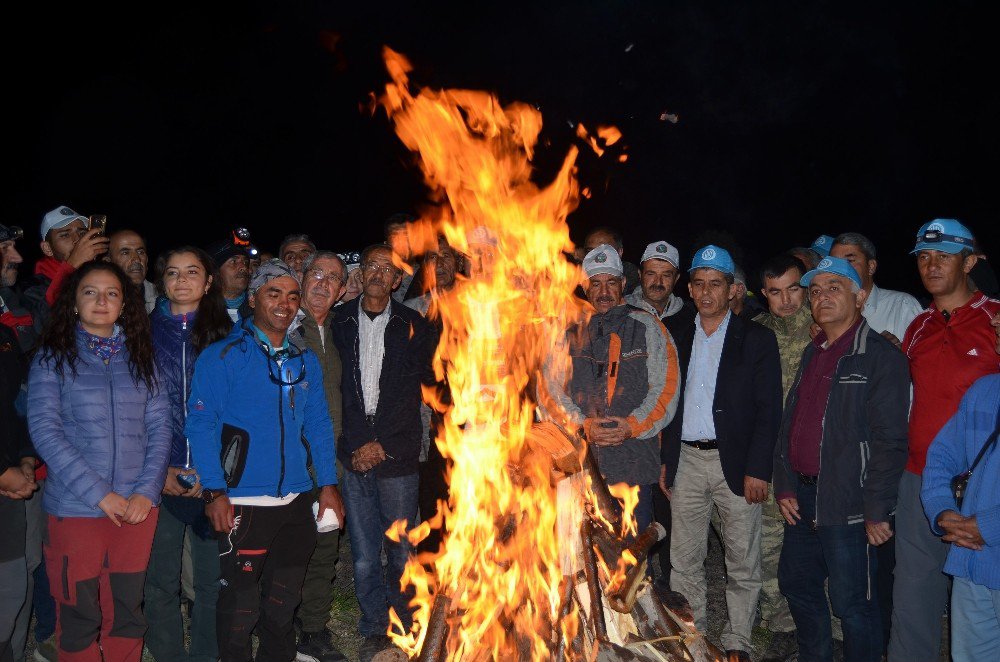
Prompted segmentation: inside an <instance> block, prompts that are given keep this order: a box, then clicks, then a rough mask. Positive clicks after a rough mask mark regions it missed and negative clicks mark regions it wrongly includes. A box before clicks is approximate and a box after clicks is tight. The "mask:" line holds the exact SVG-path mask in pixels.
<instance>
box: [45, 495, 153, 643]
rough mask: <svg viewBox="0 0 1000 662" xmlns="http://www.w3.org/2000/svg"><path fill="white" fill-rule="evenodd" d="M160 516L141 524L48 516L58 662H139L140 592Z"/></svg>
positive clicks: (142, 624)
mask: <svg viewBox="0 0 1000 662" xmlns="http://www.w3.org/2000/svg"><path fill="white" fill-rule="evenodd" d="M158 515H159V510H158V509H156V508H153V509H152V510H150V511H149V517H147V518H146V521H144V522H142V523H140V524H122V525H121V528H119V527H117V526H115V525H114V524H113V523H112V522H111V520H109V519H108V518H107V517H54V516H52V515H49V539H48V541H47V542H46V543H45V568H46V570H47V572H48V574H49V586H50V590H51V592H52V597H53V598H54V599H55V601H56V642H57V643H58V645H59V660H60V662H101V660H102V653H103V660H104V662H139V660H141V659H142V638H143V635H145V633H146V620H145V619H144V618H143V615H142V590H143V585H144V583H145V580H146V566H147V565H148V564H149V550H150V548H151V547H152V544H153V532H154V531H155V530H156V520H157V517H158Z"/></svg>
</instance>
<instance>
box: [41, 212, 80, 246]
mask: <svg viewBox="0 0 1000 662" xmlns="http://www.w3.org/2000/svg"><path fill="white" fill-rule="evenodd" d="M76 220H80V221H83V224H84V226H86V227H87V228H88V229H89V228H90V219H89V218H87V217H86V216H83V215H81V214H77V213H76V212H75V211H73V210H72V209H70V208H69V207H66V206H65V205H63V206H61V207H56V208H55V209H53V210H52V211H50V212H49V213H47V214H45V216H44V217H42V241H45V237H46V236H48V234H49V231H50V230H58V229H59V228H64V227H66V226H67V225H69V224H70V223H72V222H73V221H76Z"/></svg>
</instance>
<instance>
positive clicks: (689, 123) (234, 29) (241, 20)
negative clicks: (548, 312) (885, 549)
mask: <svg viewBox="0 0 1000 662" xmlns="http://www.w3.org/2000/svg"><path fill="white" fill-rule="evenodd" d="M103 4H104V3H76V4H75V5H71V6H69V8H59V7H58V6H57V5H54V4H50V3H24V4H23V5H22V6H20V7H19V8H18V11H19V12H22V14H21V15H22V16H23V17H22V18H20V19H18V20H14V19H11V20H8V21H7V25H6V27H7V31H6V32H7V35H6V42H7V46H8V53H9V55H8V65H9V66H8V77H7V81H6V86H7V88H8V89H7V95H6V98H7V110H8V117H9V119H8V123H7V133H8V137H9V140H8V144H9V145H11V147H12V150H11V153H10V156H12V157H13V158H12V159H11V160H12V165H13V173H14V175H13V177H11V180H10V183H9V185H8V190H9V191H10V192H11V194H12V200H13V205H12V207H13V209H8V213H7V215H6V218H5V220H4V223H5V224H15V225H21V226H22V227H24V228H25V230H26V232H27V234H28V236H27V237H26V239H28V241H23V242H21V244H22V245H23V246H24V247H26V248H27V249H28V250H26V251H25V253H26V258H27V259H28V261H29V262H30V261H33V260H34V258H35V257H36V256H37V254H38V251H37V248H36V247H35V243H36V239H37V227H38V224H39V222H40V220H41V216H42V214H43V213H44V212H45V211H47V210H49V209H51V208H53V207H55V206H56V205H58V204H67V205H69V206H70V207H72V208H74V209H75V210H77V211H79V212H81V213H84V214H90V213H106V214H107V215H108V216H109V229H111V230H114V229H120V228H124V227H129V228H133V229H137V230H139V231H140V232H142V233H143V234H145V235H146V236H147V238H148V240H149V242H150V246H151V249H152V250H153V251H154V252H155V251H158V250H161V249H163V248H167V247H169V246H171V245H173V244H175V243H180V242H190V243H196V244H201V245H204V244H207V243H210V242H211V241H213V240H215V239H221V238H223V237H224V236H226V234H227V233H228V230H229V228H231V227H233V226H237V225H241V226H247V227H249V228H250V229H251V231H252V233H253V238H254V243H256V244H258V245H260V246H261V247H264V248H271V249H273V248H275V247H276V244H277V242H278V241H279V240H280V238H281V237H282V236H283V235H284V234H286V233H287V232H290V231H293V230H299V231H305V232H308V233H309V234H310V235H312V236H313V237H314V238H315V239H316V240H317V243H318V244H320V245H321V246H322V247H324V248H333V249H336V250H348V249H355V248H361V247H363V246H364V245H366V244H368V243H372V242H374V241H376V240H378V239H379V238H380V235H381V232H382V221H383V219H384V217H385V216H387V215H389V214H391V213H393V212H397V211H406V210H417V209H419V207H420V204H421V203H422V201H423V198H424V193H423V189H422V185H421V179H420V175H419V173H418V171H417V170H416V169H415V167H414V166H413V160H412V157H410V156H409V155H408V154H407V153H406V152H405V150H404V149H403V148H402V147H401V146H400V145H399V144H398V142H397V140H396V138H395V137H394V134H393V132H392V129H391V127H390V126H389V124H388V122H387V121H386V120H385V117H384V114H376V116H375V117H372V116H371V115H369V114H368V113H365V112H361V111H360V110H359V105H360V104H362V103H363V102H364V100H365V98H366V97H367V95H368V93H369V92H370V91H377V90H379V89H380V88H381V86H382V85H383V84H384V82H385V79H386V76H385V74H384V70H383V68H382V64H381V58H380V51H381V47H382V45H383V44H387V45H389V46H391V47H392V48H394V49H396V50H398V51H401V52H403V53H404V54H406V55H407V56H408V57H409V58H410V59H411V61H412V62H413V63H414V65H415V67H416V69H415V71H414V73H413V76H412V78H413V80H414V81H415V82H418V83H421V84H426V85H431V86H434V87H441V86H448V87H469V88H477V89H489V90H492V91H495V92H496V93H497V94H498V95H499V96H500V98H501V99H502V100H503V101H505V102H506V101H512V100H521V101H526V102H529V103H532V104H534V105H536V106H538V107H539V108H540V109H541V110H542V112H543V114H544V118H545V129H544V130H543V138H544V139H545V140H546V141H547V142H548V144H549V148H548V149H547V151H546V152H545V153H544V154H543V155H542V156H541V157H540V159H539V177H540V178H542V179H544V176H545V173H546V172H547V169H548V168H549V167H550V166H551V164H553V163H558V162H559V161H560V160H561V158H562V156H563V154H564V153H565V150H566V148H567V147H568V145H569V144H570V143H571V142H572V141H573V128H572V127H571V123H576V122H580V121H582V122H584V123H585V124H586V125H587V126H592V125H595V124H598V123H603V124H614V125H616V126H618V127H619V128H620V129H621V130H622V132H623V133H624V135H625V138H624V142H625V143H626V144H627V146H628V147H627V149H628V153H629V159H628V161H627V162H626V163H624V164H620V163H617V162H615V161H612V160H607V161H605V160H598V159H597V158H596V157H595V156H594V155H593V154H585V155H583V156H582V157H581V159H580V178H581V181H582V183H583V185H585V186H590V187H591V189H592V190H593V191H594V195H593V197H592V198H591V199H589V200H584V201H583V202H582V204H581V208H580V209H579V210H578V211H577V212H576V213H574V214H573V215H572V216H571V217H570V224H571V228H572V234H573V237H574V239H576V240H577V241H582V239H583V234H585V232H586V229H587V228H589V227H592V226H594V225H598V224H610V225H613V226H617V227H618V228H620V229H621V230H622V231H623V232H624V234H625V237H626V258H631V260H632V261H637V260H638V257H639V255H640V253H641V251H642V248H643V247H644V246H645V244H646V243H647V242H649V241H653V240H656V239H667V240H669V241H671V242H672V243H674V244H675V245H677V246H678V247H679V248H680V250H681V255H682V259H683V260H685V261H687V260H688V259H690V255H691V249H692V243H693V242H695V241H696V240H697V238H698V236H699V235H700V234H701V233H702V232H703V231H705V230H709V229H712V230H720V231H725V232H728V233H730V234H731V236H732V237H731V238H732V240H734V241H736V242H737V243H738V244H739V245H740V246H741V247H742V250H743V252H744V255H743V256H742V258H741V257H740V256H739V255H737V259H742V260H743V262H744V263H745V265H746V266H747V267H748V270H749V269H753V268H754V267H756V266H757V265H758V264H759V262H760V261H761V260H762V259H765V258H767V257H769V256H770V255H772V254H774V253H777V252H780V251H781V250H783V249H785V248H788V247H790V246H793V245H801V244H803V243H805V244H808V243H809V242H811V240H812V239H813V238H815V237H816V236H817V235H818V234H820V233H828V234H837V233H839V232H842V231H847V230H858V231H861V232H864V233H866V234H868V235H869V236H870V237H871V238H872V239H873V240H874V241H875V242H876V245H877V246H878V247H879V250H880V256H879V257H880V258H881V259H880V270H879V276H877V278H876V280H877V281H878V282H880V283H881V284H883V285H884V286H889V287H896V288H900V289H909V290H911V291H915V292H919V290H920V287H919V281H918V280H917V278H916V275H915V268H914V265H913V262H912V258H909V257H908V256H907V255H906V253H907V252H908V250H909V249H910V248H911V247H912V237H913V235H914V234H915V232H916V229H917V228H918V227H919V226H920V224H921V223H923V222H925V221H927V220H930V219H931V218H933V217H935V216H953V217H958V218H960V219H963V220H964V221H966V222H967V224H968V225H970V227H972V228H973V230H974V231H975V232H976V233H977V235H978V236H979V238H980V240H981V241H982V242H983V243H984V245H985V247H986V249H987V252H990V251H993V252H994V253H1000V230H998V225H1000V224H998V223H997V221H996V219H997V216H998V214H997V212H998V211H1000V201H998V198H997V194H996V192H997V186H996V183H995V180H996V177H997V174H998V173H1000V169H998V167H997V165H998V164H997V153H998V147H1000V145H998V142H1000V141H998V129H997V121H998V110H1000V100H998V93H997V74H996V65H997V61H998V58H997V55H996V35H995V32H994V30H993V25H994V23H993V21H992V20H991V18H990V17H991V12H990V11H989V8H990V3H986V2H982V3H976V2H961V1H959V2H955V1H951V2H940V3H925V2H899V3H888V2H886V3H882V2H878V3H872V2H865V3H851V2H833V1H818V2H722V3H715V2H704V1H694V0H690V1H684V2H680V1H677V2H670V1H659V2H613V1H610V0H605V1H603V2H572V3H571V2H563V3H545V2H539V3H525V4H524V5H523V6H521V5H519V4H517V3H511V4H502V3H489V4H488V5H487V4H486V3H476V2H470V3H467V4H466V5H465V6H464V8H463V7H462V6H460V5H458V4H456V3H443V2H437V3H431V2H418V1H413V2H407V3H401V5H400V7H399V8H393V6H394V4H395V3H391V2H366V3H347V2H324V1H319V0H316V1H313V2H294V1H291V0H289V1H285V2H281V1H274V2H263V1H259V2H256V3H254V2H234V1H226V0H220V1H218V2H216V1H205V0H203V1H201V2H194V3H192V2H183V1H179V2H171V3H157V4H148V3H129V4H125V3H108V4H110V5H113V6H112V7H104V6H103ZM23 12H27V13H26V14H23ZM663 113H672V114H676V115H677V116H678V118H679V121H678V122H677V123H676V124H674V123H671V122H667V121H662V120H661V119H660V117H661V115H662V114H663ZM994 260H995V263H1000V258H994ZM25 271H28V270H27V269H26V270H25Z"/></svg>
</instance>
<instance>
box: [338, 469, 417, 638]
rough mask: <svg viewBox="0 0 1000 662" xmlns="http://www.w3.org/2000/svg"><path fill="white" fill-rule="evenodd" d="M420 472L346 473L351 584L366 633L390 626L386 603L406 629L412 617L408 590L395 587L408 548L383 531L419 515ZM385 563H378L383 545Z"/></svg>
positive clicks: (360, 624) (409, 522) (382, 631)
mask: <svg viewBox="0 0 1000 662" xmlns="http://www.w3.org/2000/svg"><path fill="white" fill-rule="evenodd" d="M418 480H419V477H418V474H415V473H414V474H410V475H409V476H393V477H391V478H377V477H376V476H375V472H371V471H370V472H368V473H367V474H360V473H358V472H356V471H350V470H348V471H346V472H345V475H344V484H343V490H344V493H343V496H344V508H345V509H346V510H347V531H348V533H349V534H350V536H351V554H353V556H354V590H355V593H356V595H357V597H358V605H359V606H360V607H361V620H360V621H359V622H358V631H359V632H360V633H361V634H362V635H364V636H366V637H367V636H371V635H376V634H385V632H386V630H387V629H388V627H389V608H390V607H391V608H392V609H394V610H395V612H396V615H397V616H399V618H400V621H401V622H402V623H403V627H404V628H406V629H409V627H410V624H411V621H412V618H411V615H410V607H409V606H408V605H407V603H408V602H409V599H410V598H409V596H408V595H407V594H405V593H403V592H402V591H400V589H399V580H400V578H401V577H402V576H403V569H404V567H405V566H406V559H407V557H408V555H409V552H410V545H409V542H408V541H407V540H406V538H405V537H404V538H403V539H402V541H401V542H398V543H395V542H392V541H391V540H389V538H387V537H386V535H385V532H386V530H388V529H389V527H390V526H391V525H392V523H393V522H395V521H396V520H405V521H406V528H407V529H409V528H410V527H412V526H413V524H414V523H415V522H416V518H417V482H418ZM383 549H384V550H385V555H386V561H387V563H386V567H385V571H384V573H383V569H382V550H383Z"/></svg>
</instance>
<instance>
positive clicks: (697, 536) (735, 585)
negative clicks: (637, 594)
mask: <svg viewBox="0 0 1000 662" xmlns="http://www.w3.org/2000/svg"><path fill="white" fill-rule="evenodd" d="M713 505H715V506H716V507H717V508H718V509H719V515H720V517H721V518H722V538H723V546H724V548H725V552H726V571H727V577H728V581H727V583H726V608H727V612H728V615H729V618H728V621H727V623H726V627H725V628H724V629H723V631H722V636H721V643H722V645H723V647H724V648H725V649H727V650H732V649H737V650H744V651H748V652H749V651H750V650H751V648H752V647H751V644H750V634H751V630H752V629H753V621H754V616H755V612H756V610H757V598H758V596H759V595H760V588H761V570H760V562H761V557H760V543H761V507H760V504H754V505H750V504H748V503H747V502H746V500H745V499H744V498H743V497H741V496H737V495H735V494H733V492H732V490H730V489H729V486H728V485H727V484H726V479H725V476H723V474H722V465H721V464H720V463H719V451H701V450H698V449H695V448H691V447H690V446H688V445H686V444H682V445H681V455H680V462H679V464H678V466H677V477H676V478H675V479H674V485H673V489H672V493H671V498H670V510H671V516H672V519H673V527H672V530H671V536H670V562H671V565H672V566H673V572H672V573H671V575H670V588H671V589H673V590H674V591H677V592H679V593H681V594H683V595H684V597H685V598H687V600H688V602H690V603H691V609H692V611H693V612H694V618H695V626H696V627H697V628H698V629H699V630H700V631H702V632H705V631H706V630H707V625H708V623H707V621H706V616H705V605H706V601H707V599H708V598H707V590H708V584H707V582H706V580H705V557H706V556H707V555H708V526H709V521H710V519H711V513H712V506H713Z"/></svg>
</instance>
